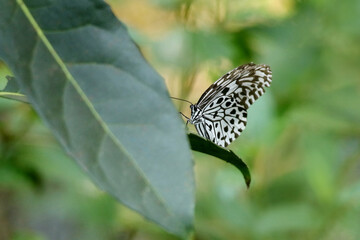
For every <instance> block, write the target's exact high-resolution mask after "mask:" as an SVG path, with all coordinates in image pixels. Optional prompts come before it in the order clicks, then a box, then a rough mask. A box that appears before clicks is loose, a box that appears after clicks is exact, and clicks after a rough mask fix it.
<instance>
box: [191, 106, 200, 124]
mask: <svg viewBox="0 0 360 240" xmlns="http://www.w3.org/2000/svg"><path fill="white" fill-rule="evenodd" d="M190 109H191V118H190V119H189V120H188V122H189V123H191V124H197V123H201V122H202V118H201V109H200V108H199V107H198V106H196V105H195V104H191V105H190Z"/></svg>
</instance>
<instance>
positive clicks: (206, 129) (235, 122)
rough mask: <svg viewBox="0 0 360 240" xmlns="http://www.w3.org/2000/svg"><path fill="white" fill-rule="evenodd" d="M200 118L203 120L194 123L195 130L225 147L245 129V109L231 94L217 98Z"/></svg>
mask: <svg viewBox="0 0 360 240" xmlns="http://www.w3.org/2000/svg"><path fill="white" fill-rule="evenodd" d="M202 118H203V122H201V123H198V124H195V128H196V130H197V132H198V133H199V134H200V135H201V136H203V137H205V138H207V139H209V140H211V141H212V142H214V143H215V144H217V145H219V146H222V147H226V146H227V145H229V144H230V143H231V142H232V141H234V140H235V139H236V138H237V137H238V136H239V135H240V134H241V132H242V131H243V130H244V129H245V127H246V121H247V111H246V109H245V108H243V107H241V106H240V105H239V102H238V101H237V99H236V98H235V95H234V94H232V95H230V96H226V97H219V98H217V99H216V105H214V106H213V107H212V108H210V107H208V108H206V111H204V112H203V114H202Z"/></svg>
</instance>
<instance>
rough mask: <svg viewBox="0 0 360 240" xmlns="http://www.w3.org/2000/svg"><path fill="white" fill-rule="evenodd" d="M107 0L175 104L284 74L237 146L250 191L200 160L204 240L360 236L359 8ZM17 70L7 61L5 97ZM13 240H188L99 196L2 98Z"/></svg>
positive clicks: (32, 117) (1, 171)
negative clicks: (219, 84) (249, 75)
mask: <svg viewBox="0 0 360 240" xmlns="http://www.w3.org/2000/svg"><path fill="white" fill-rule="evenodd" d="M108 2H109V4H110V5H111V7H112V9H113V11H114V13H115V14H116V16H118V18H119V19H121V20H122V21H123V22H124V23H125V24H126V25H127V26H128V28H129V31H130V33H131V35H132V36H133V38H134V39H135V41H136V42H137V43H138V44H139V46H140V48H141V50H142V51H143V53H144V55H145V56H146V58H147V59H148V60H149V62H150V63H151V64H152V65H153V66H154V67H155V68H156V69H157V71H159V72H160V74H161V75H162V76H164V78H165V81H166V84H167V86H168V89H169V92H170V94H171V95H172V96H174V97H181V98H185V99H188V100H190V101H192V102H196V101H197V100H198V98H199V97H200V95H201V94H202V92H203V91H204V90H205V89H206V88H207V87H208V86H209V85H210V84H211V83H212V82H214V81H215V80H216V79H217V78H219V77H220V76H222V75H223V74H224V73H226V72H227V71H229V70H230V69H232V68H234V67H236V66H238V65H241V64H244V63H248V62H251V61H252V62H255V63H265V64H268V65H270V66H271V68H272V70H273V83H272V86H271V88H270V89H268V90H267V92H266V94H265V95H264V96H263V97H261V98H260V99H259V100H258V101H257V102H256V103H255V104H254V105H253V106H252V107H251V108H250V110H249V117H248V126H247V128H246V130H245V132H244V133H243V134H242V135H241V136H240V137H239V138H238V140H236V141H235V142H234V143H233V144H231V145H230V147H229V148H230V149H232V150H233V151H234V152H235V153H236V154H238V155H239V156H240V157H241V158H242V159H243V160H244V161H245V162H246V163H247V164H248V166H249V168H250V171H251V173H252V178H253V181H252V185H251V187H250V189H246V187H245V184H244V181H243V179H242V176H241V174H240V173H239V172H238V171H237V170H236V169H235V168H234V167H233V166H231V165H229V164H226V163H224V162H222V161H219V160H217V159H215V158H212V157H209V156H207V155H203V154H198V153H194V159H195V163H196V164H195V174H196V180H197V182H196V184H197V192H196V197H197V201H196V218H195V231H194V235H193V239H197V240H208V239H214V240H215V239H216V240H217V239H219V240H222V239H244V240H255V239H256V240H258V239H259V240H260V239H261V240H267V239H269V240H270V239H271V240H272V239H274V240H281V239H284V240H285V239H302V240H304V239H309V240H312V239H314V240H319V239H323V240H332V239H342V240H357V239H360V107H359V105H360V44H359V43H360V18H359V16H360V1H358V0H345V1H339V0H337V1H325V0H307V1H304V0H256V1H250V0H184V1H180V0H137V1H133V0H111V1H110V0H109V1H108ZM9 73H10V72H9V70H8V69H7V68H6V66H5V64H4V63H0V88H2V87H3V86H4V84H5V81H4V79H5V77H4V76H6V75H7V74H9ZM174 104H175V105H176V107H177V108H178V109H179V110H181V111H182V112H183V113H184V114H186V115H188V116H189V115H190V111H189V106H188V104H185V103H182V102H174ZM189 130H190V131H195V130H194V129H193V128H190V129H189ZM0 239H1V240H3V239H4V240H7V239H15V240H43V239H51V240H53V239H54V240H69V239H87V240H93V239H94V240H97V239H109V240H130V239H131V240H155V239H177V238H176V237H175V236H172V235H170V234H168V233H166V232H164V231H163V230H162V229H160V228H159V227H157V226H156V225H154V224H152V223H149V222H147V221H145V220H144V219H143V218H142V217H141V216H139V215H138V214H137V213H134V212H132V211H131V210H128V209H127V208H125V207H123V206H121V205H120V204H119V203H117V202H116V201H115V200H114V199H113V198H112V197H110V196H108V195H107V194H105V193H103V192H102V191H100V190H98V189H97V188H96V187H95V186H94V185H93V184H92V183H91V182H90V180H89V179H88V178H87V177H86V176H85V175H84V174H83V173H82V171H81V170H80V169H79V167H78V166H77V165H76V164H75V163H74V162H73V161H72V160H71V159H69V158H68V157H67V156H66V155H65V154H64V152H63V151H62V150H61V149H60V147H59V146H58V144H57V143H56V141H55V140H54V138H53V136H52V135H51V133H50V132H49V130H48V129H47V128H46V127H44V125H43V124H42V123H41V121H40V120H39V118H38V117H37V116H36V114H35V113H34V111H33V110H32V109H31V107H30V106H28V105H26V104H22V103H17V102H14V101H11V100H6V99H0Z"/></svg>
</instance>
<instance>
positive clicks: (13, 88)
mask: <svg viewBox="0 0 360 240" xmlns="http://www.w3.org/2000/svg"><path fill="white" fill-rule="evenodd" d="M6 79H7V84H6V86H5V88H4V90H2V91H0V97H3V98H7V99H11V100H16V101H20V102H24V103H29V101H28V99H27V97H26V96H25V95H24V94H21V93H20V89H19V85H18V84H17V82H16V81H15V78H14V77H10V76H6Z"/></svg>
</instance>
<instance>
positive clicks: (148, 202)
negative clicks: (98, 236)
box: [0, 0, 194, 236]
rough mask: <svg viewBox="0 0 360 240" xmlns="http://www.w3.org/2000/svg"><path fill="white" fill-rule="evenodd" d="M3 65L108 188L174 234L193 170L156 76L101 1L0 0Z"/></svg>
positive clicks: (187, 224)
mask: <svg viewBox="0 0 360 240" xmlns="http://www.w3.org/2000/svg"><path fill="white" fill-rule="evenodd" d="M0 58H2V59H3V60H4V61H5V62H6V63H7V64H8V66H9V67H10V68H11V70H12V72H13V73H14V75H15V78H16V81H17V83H18V84H19V86H20V89H21V92H23V93H24V94H25V95H26V96H27V97H28V100H29V102H30V103H31V104H32V105H33V107H34V108H35V110H36V111H37V112H38V113H39V115H40V116H41V118H42V119H43V120H44V122H45V123H46V124H47V125H48V126H49V128H50V129H51V130H52V131H53V133H54V134H55V136H56V137H57V139H58V140H59V141H60V143H61V145H62V146H63V147H64V148H65V149H66V151H67V152H68V153H69V155H70V156H72V157H73V158H74V159H75V160H76V161H77V162H78V163H79V165H80V166H81V167H82V168H83V169H84V170H85V171H86V172H87V173H88V175H89V176H90V177H91V178H92V179H93V181H95V182H96V183H97V185H98V186H100V187H101V188H102V189H104V190H105V191H107V192H109V193H110V194H112V195H113V196H115V197H116V198H117V199H119V200H120V201H121V202H122V203H124V204H125V205H127V206H129V207H130V208H132V209H134V210H136V211H138V212H139V213H140V214H142V215H143V216H145V217H146V218H148V219H150V220H152V221H154V222H156V223H158V224H160V225H162V226H163V227H164V228H165V229H166V230H168V231H170V232H172V233H175V234H177V235H181V236H184V235H186V234H187V233H188V232H189V230H190V229H191V226H192V218H193V210H194V179H193V163H192V161H191V153H190V150H189V146H188V142H187V140H186V136H185V134H184V129H183V127H182V125H181V122H180V118H179V116H178V114H177V112H176V111H175V109H174V107H173V105H172V104H171V102H170V99H169V96H168V93H167V90H166V87H165V85H164V83H163V80H162V78H161V77H160V76H159V75H158V74H157V73H156V72H155V71H154V70H153V69H152V68H151V67H150V66H149V65H148V64H147V63H146V61H145V60H144V59H143V57H142V55H141V53H140V52H139V50H138V48H137V47H136V45H135V44H134V43H133V42H132V41H131V39H130V37H129V35H128V33H127V31H126V28H125V27H124V25H123V24H121V23H120V22H119V21H118V20H117V19H116V18H115V17H114V15H113V14H112V12H111V10H110V8H109V6H108V5H107V4H106V3H105V2H104V1H102V0H77V1H72V0H52V1H48V0H29V1H25V2H24V3H23V2H22V0H18V1H14V0H0Z"/></svg>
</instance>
